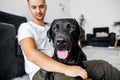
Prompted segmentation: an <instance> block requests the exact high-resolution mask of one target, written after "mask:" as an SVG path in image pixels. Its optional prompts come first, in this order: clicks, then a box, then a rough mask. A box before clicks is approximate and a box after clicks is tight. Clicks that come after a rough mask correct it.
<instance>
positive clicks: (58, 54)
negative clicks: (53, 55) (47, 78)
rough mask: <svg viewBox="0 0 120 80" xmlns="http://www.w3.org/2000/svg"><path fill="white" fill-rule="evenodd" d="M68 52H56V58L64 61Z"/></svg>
mask: <svg viewBox="0 0 120 80" xmlns="http://www.w3.org/2000/svg"><path fill="white" fill-rule="evenodd" d="M68 54H69V51H68V50H57V56H58V58H59V59H66V58H67V57H68Z"/></svg>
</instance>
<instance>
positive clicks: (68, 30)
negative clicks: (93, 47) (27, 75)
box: [45, 18, 86, 80]
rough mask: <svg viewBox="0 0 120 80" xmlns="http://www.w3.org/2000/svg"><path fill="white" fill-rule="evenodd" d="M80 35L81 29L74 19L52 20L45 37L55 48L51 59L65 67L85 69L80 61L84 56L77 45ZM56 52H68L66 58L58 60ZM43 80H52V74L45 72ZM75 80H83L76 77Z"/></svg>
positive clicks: (84, 58)
mask: <svg viewBox="0 0 120 80" xmlns="http://www.w3.org/2000/svg"><path fill="white" fill-rule="evenodd" d="M81 34H82V33H81V27H80V26H79V24H78V23H77V21H76V20H75V19H71V18H67V19H56V20H54V21H53V22H52V24H51V27H50V29H49V30H48V32H47V36H48V38H49V40H50V41H51V40H52V42H53V44H54V48H55V51H54V56H53V58H54V59H55V60H57V61H59V62H62V63H64V64H67V65H78V66H81V67H83V68H85V67H84V65H83V62H82V61H83V60H86V55H85V54H84V53H83V51H82V50H81V48H80V46H79V45H78V41H79V37H80V36H81ZM57 50H68V51H69V54H68V56H67V58H65V59H60V58H59V57H58V56H57V54H56V53H57ZM45 80H54V76H53V75H52V73H50V72H47V74H46V79H45ZM75 80H83V79H82V78H81V77H76V78H75Z"/></svg>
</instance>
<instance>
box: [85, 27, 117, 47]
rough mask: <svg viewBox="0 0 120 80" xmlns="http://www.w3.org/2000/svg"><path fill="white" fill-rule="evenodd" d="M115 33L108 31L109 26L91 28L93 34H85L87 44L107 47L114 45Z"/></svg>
mask: <svg viewBox="0 0 120 80" xmlns="http://www.w3.org/2000/svg"><path fill="white" fill-rule="evenodd" d="M115 37H116V34H115V33H114V32H111V33H109V27H97V28H93V34H87V45H90V46H101V47H108V46H114V42H115Z"/></svg>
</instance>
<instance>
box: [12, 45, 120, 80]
mask: <svg viewBox="0 0 120 80" xmlns="http://www.w3.org/2000/svg"><path fill="white" fill-rule="evenodd" d="M82 50H83V51H84V53H85V54H86V55H87V59H88V60H93V59H102V60H106V61H108V62H109V63H110V64H112V65H113V66H114V67H116V68H117V69H118V70H120V47H116V48H114V47H92V46H85V47H83V48H82ZM12 80H29V78H28V75H25V76H23V77H18V78H15V79H12Z"/></svg>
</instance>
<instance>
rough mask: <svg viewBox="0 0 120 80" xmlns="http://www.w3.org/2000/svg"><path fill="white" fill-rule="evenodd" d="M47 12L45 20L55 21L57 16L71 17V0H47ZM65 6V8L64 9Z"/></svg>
mask: <svg viewBox="0 0 120 80" xmlns="http://www.w3.org/2000/svg"><path fill="white" fill-rule="evenodd" d="M46 3H47V12H46V16H45V20H46V21H47V22H51V21H53V19H56V18H65V17H69V16H70V15H69V13H70V12H69V0H46ZM63 8H64V10H63Z"/></svg>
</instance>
